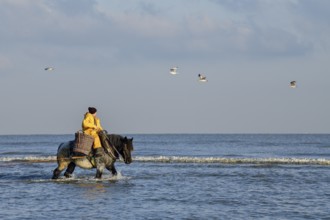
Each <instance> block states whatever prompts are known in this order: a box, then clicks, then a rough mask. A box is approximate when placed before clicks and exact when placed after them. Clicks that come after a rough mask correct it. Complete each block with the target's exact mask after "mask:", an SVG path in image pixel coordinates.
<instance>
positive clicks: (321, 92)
mask: <svg viewBox="0 0 330 220" xmlns="http://www.w3.org/2000/svg"><path fill="white" fill-rule="evenodd" d="M329 11H330V1H328V0H313V1H312V0H166V1H161V0H158V1H155V0H125V1H122V0H79V1H77V0H56V1H54V0H24V1H22V0H0V100H1V107H0V115H1V126H0V135H6V134H73V133H75V132H76V131H78V130H80V129H81V121H82V119H83V115H84V114H85V112H86V111H87V108H88V107H89V106H93V107H96V108H97V109H98V116H99V117H100V119H101V124H102V126H103V128H104V129H105V130H107V131H108V132H109V133H117V134H140V133H141V134H144V133H148V134H149V133H330V117H329V116H330V102H329V94H330V74H329V65H330V63H329V61H330V59H329V58H330V57H329V55H330V50H329V49H330V38H329V36H330V13H329ZM48 66H51V67H54V70H53V71H45V68H46V67H48ZM175 66H177V67H178V74H177V75H171V74H170V73H169V70H170V68H172V67H175ZM199 73H203V74H204V75H206V77H207V79H208V82H207V83H201V82H199V81H198V78H197V75H198V74H199ZM292 80H295V81H297V88H295V89H292V88H290V86H289V83H290V81H292Z"/></svg>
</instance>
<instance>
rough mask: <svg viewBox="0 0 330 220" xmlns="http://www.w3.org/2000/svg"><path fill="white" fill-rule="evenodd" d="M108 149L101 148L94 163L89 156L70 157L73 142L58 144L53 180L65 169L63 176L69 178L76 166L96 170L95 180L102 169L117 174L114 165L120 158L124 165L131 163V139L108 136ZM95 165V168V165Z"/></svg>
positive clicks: (92, 158)
mask: <svg viewBox="0 0 330 220" xmlns="http://www.w3.org/2000/svg"><path fill="white" fill-rule="evenodd" d="M107 137H108V141H109V143H110V146H111V147H110V149H105V148H104V146H103V153H102V156H100V157H99V158H98V160H99V162H98V163H95V158H94V157H90V156H74V155H71V149H72V145H73V141H69V142H65V143H62V144H60V146H59V147H58V150H57V164H58V166H57V168H56V169H55V170H54V172H53V177H52V178H53V179H57V178H59V176H60V174H61V172H62V171H63V170H64V169H65V168H67V169H66V171H65V173H64V176H65V177H71V175H72V173H73V171H74V169H75V167H76V166H78V167H81V168H84V169H92V168H96V170H97V171H96V176H95V177H96V178H101V177H102V173H103V170H104V168H106V169H107V170H109V171H110V172H111V173H112V174H113V175H116V174H117V171H116V168H115V166H114V163H115V162H116V159H118V158H119V156H121V157H122V158H123V159H124V162H125V163H126V164H130V163H131V162H132V156H131V151H133V138H131V139H128V138H127V137H122V136H120V135H115V134H110V135H109V134H108V135H107ZM95 164H97V166H96V165H95Z"/></svg>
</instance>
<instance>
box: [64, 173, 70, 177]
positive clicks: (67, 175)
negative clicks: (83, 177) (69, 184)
mask: <svg viewBox="0 0 330 220" xmlns="http://www.w3.org/2000/svg"><path fill="white" fill-rule="evenodd" d="M64 176H65V177H66V178H71V177H72V174H71V173H67V172H65V173H64Z"/></svg>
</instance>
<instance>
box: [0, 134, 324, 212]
mask: <svg viewBox="0 0 330 220" xmlns="http://www.w3.org/2000/svg"><path fill="white" fill-rule="evenodd" d="M126 136H127V137H130V138H131V137H133V138H134V141H133V144H134V151H133V152H132V155H133V162H132V164H130V165H126V164H124V163H123V162H122V161H117V162H116V164H115V165H116V167H117V170H118V175H117V176H115V177H114V176H112V175H111V174H110V172H109V171H105V173H104V176H103V178H102V179H101V180H97V179H95V178H94V175H95V169H92V170H84V169H81V168H76V170H75V172H74V176H73V177H72V178H69V179H67V178H64V177H63V175H62V176H61V177H60V179H58V180H52V179H51V177H52V171H53V170H54V169H55V168H56V166H57V164H56V151H57V148H58V146H59V144H60V143H61V142H64V141H69V140H72V139H73V138H74V136H73V135H6V136H0V195H1V203H0V219H92V218H95V219H330V185H329V182H330V135H329V134H283V135H282V134H145V135H142V134H136V135H134V134H130V135H126ZM62 174H63V173H62Z"/></svg>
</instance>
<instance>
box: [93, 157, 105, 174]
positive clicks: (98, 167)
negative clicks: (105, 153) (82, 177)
mask: <svg viewBox="0 0 330 220" xmlns="http://www.w3.org/2000/svg"><path fill="white" fill-rule="evenodd" d="M95 165H96V175H95V178H97V179H101V178H102V174H103V170H104V168H105V164H104V161H103V158H102V157H95Z"/></svg>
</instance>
